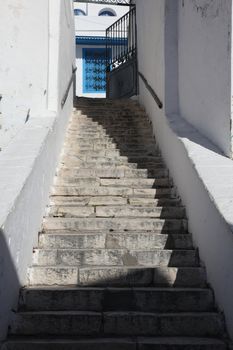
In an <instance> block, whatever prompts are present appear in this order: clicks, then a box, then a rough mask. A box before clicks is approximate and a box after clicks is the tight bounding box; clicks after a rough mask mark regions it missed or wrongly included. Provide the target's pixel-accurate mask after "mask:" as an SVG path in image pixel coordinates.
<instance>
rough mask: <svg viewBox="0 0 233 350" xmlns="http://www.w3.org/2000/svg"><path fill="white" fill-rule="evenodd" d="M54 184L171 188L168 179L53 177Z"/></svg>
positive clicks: (170, 182)
mask: <svg viewBox="0 0 233 350" xmlns="http://www.w3.org/2000/svg"><path fill="white" fill-rule="evenodd" d="M54 184H55V185H56V186H67V185H70V186H78V187H81V186H96V185H98V184H100V185H101V186H106V187H129V188H161V187H171V186H172V181H171V180H170V179H169V178H161V179H140V178H139V179H138V178H134V179H133V178H132V179H129V178H122V179H99V178H93V177H90V178H72V177H65V178H60V177H58V176H56V177H55V180H54Z"/></svg>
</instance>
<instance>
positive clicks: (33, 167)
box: [0, 0, 75, 340]
mask: <svg viewBox="0 0 233 350" xmlns="http://www.w3.org/2000/svg"><path fill="white" fill-rule="evenodd" d="M7 3H8V5H9V6H10V7H9V8H12V11H16V12H17V11H21V5H25V6H26V5H28V2H27V1H25V2H24V1H17V0H11V1H7ZM25 3H26V4H25ZM31 3H33V4H34V2H31ZM0 6H2V5H0ZM18 7H19V8H18ZM26 7H27V11H26V13H25V14H24V11H23V10H22V12H20V13H21V16H22V18H21V21H22V23H23V22H26V21H27V20H28V19H30V23H31V25H32V28H31V32H33V23H37V15H38V3H37V4H34V5H33V6H26ZM23 9H24V6H23ZM40 11H41V16H42V18H41V22H38V23H37V25H38V26H40V28H37V32H38V37H37V42H36V48H38V46H40V44H41V46H42V48H43V47H44V46H43V45H44V43H45V46H47V49H46V50H45V51H43V61H42V62H38V61H39V59H38V60H34V62H31V61H30V62H28V61H27V51H25V52H24V55H25V62H26V63H27V64H24V61H23V57H24V55H23V53H21V55H22V61H21V62H18V61H16V60H15V55H17V53H18V51H21V49H22V47H25V46H28V47H29V48H30V44H29V43H28V42H27V41H28V33H27V31H29V28H28V27H27V26H19V27H17V31H18V37H20V38H21V46H20V47H18V46H14V47H13V48H12V51H9V52H8V55H9V62H10V66H9V69H10V71H16V69H19V74H20V75H21V78H20V79H18V80H12V79H13V77H12V76H9V79H10V80H9V81H6V77H4V81H5V82H6V84H7V86H9V87H10V85H11V87H12V90H13V91H19V92H20V91H21V90H22V87H24V81H26V82H27V81H33V84H35V87H34V89H35V91H34V92H33V93H32V92H30V91H31V90H30V89H29V90H28V91H24V92H23V95H20V94H19V95H18V97H17V98H18V100H17V101H18V102H17V103H18V104H20V103H21V104H22V105H23V104H24V103H26V102H25V101H27V103H28V104H29V106H31V111H32V113H31V115H30V118H29V120H28V121H27V123H26V124H25V123H24V122H23V123H21V124H20V127H19V128H18V129H17V135H15V137H14V138H13V139H12V140H11V142H10V143H9V144H8V145H7V147H5V149H4V150H3V151H2V152H1V153H0V193H1V196H0V305H1V308H0V340H1V339H4V337H5V336H6V332H7V326H8V325H9V323H10V316H11V310H15V309H16V308H17V302H18V293H19V289H20V287H21V286H24V285H25V284H27V268H28V266H29V265H30V264H31V261H32V253H33V247H34V246H36V245H37V241H38V231H39V230H40V229H41V224H42V218H43V215H44V213H45V210H46V205H47V204H48V197H49V190H50V186H51V184H52V181H53V177H54V174H55V169H56V166H57V162H58V157H59V154H60V151H61V146H62V143H63V139H64V133H65V129H66V125H67V122H68V118H69V116H70V115H71V112H72V106H73V89H72V87H71V89H70V90H69V92H68V95H67V100H66V103H65V105H64V106H63V108H62V106H61V100H62V99H63V97H64V95H65V92H66V90H67V86H68V84H69V82H70V79H71V76H72V66H74V65H75V40H74V38H75V31H74V21H73V3H72V1H68V0H49V1H41V2H40V6H39V13H40ZM42 14H43V15H42ZM2 16H3V15H2V13H1V12H0V23H1V20H2ZM33 19H34V20H33ZM8 25H9V26H11V27H14V22H11V23H8ZM44 27H45V28H44ZM9 31H10V29H9ZM12 31H13V29H12ZM40 32H41V35H39V33H40ZM45 33H46V34H45ZM23 38H24V40H25V42H24V40H23ZM4 45H5V42H3V43H2V42H1V41H0V51H1V52H2V50H3V48H4ZM31 47H32V48H31V50H32V51H34V53H29V54H30V59H31V60H33V58H34V56H33V55H35V52H38V50H36V49H35V48H34V47H33V43H31ZM12 55H13V57H12ZM44 56H45V57H44ZM13 58H14V59H13ZM41 59H42V58H41ZM34 63H38V70H36V74H35V73H34V69H35V66H34ZM36 77H38V80H37V78H36ZM45 77H46V79H45ZM33 78H34V80H32V79H33ZM44 79H45V81H44ZM4 81H2V82H1V84H2V86H4ZM42 82H43V84H42ZM33 86H34V85H33ZM42 86H43V89H42ZM36 87H37V88H38V89H37V88H36ZM38 91H39V92H40V93H39V92H38ZM42 92H43V94H42V95H43V98H42V97H41V93H42ZM37 93H38V94H37ZM12 101H13V103H14V99H13V98H12ZM35 106H36V107H35Z"/></svg>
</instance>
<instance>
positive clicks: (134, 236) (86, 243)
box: [39, 231, 193, 250]
mask: <svg viewBox="0 0 233 350" xmlns="http://www.w3.org/2000/svg"><path fill="white" fill-rule="evenodd" d="M39 248H53V249H58V248H61V249H62V248H63V249H69V248H73V249H78V248H79V249H87V248H96V249H104V248H106V249H116V248H118V249H133V250H139V249H145V250H154V249H183V250H186V249H192V248H193V244H192V237H191V235H189V234H159V233H156V232H134V231H133V232H130V231H128V232H106V231H102V232H101V231H100V232H87V233H82V232H73V233H70V231H62V232H60V231H58V232H57V231H47V232H44V233H41V234H40V235H39Z"/></svg>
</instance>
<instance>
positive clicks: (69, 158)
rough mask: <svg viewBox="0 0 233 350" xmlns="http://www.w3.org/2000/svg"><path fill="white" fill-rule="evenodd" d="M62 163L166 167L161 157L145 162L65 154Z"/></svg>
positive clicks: (133, 167)
mask: <svg viewBox="0 0 233 350" xmlns="http://www.w3.org/2000/svg"><path fill="white" fill-rule="evenodd" d="M60 163H61V164H65V165H66V166H67V167H83V168H90V167H92V168H93V167H94V166H97V167H102V166H104V167H107V166H109V167H115V166H125V167H129V168H132V169H137V168H142V167H144V168H146V169H147V168H148V167H150V168H164V167H165V165H164V163H163V162H162V161H161V159H158V160H157V161H155V162H154V161H151V160H146V159H145V160H144V161H143V162H129V161H128V160H127V159H124V158H122V159H121V158H118V159H110V158H109V159H107V158H105V159H104V158H102V159H97V158H96V159H90V158H89V159H85V160H82V159H78V157H72V156H65V157H63V159H62V160H61V162H60Z"/></svg>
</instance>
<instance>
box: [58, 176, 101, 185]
mask: <svg viewBox="0 0 233 350" xmlns="http://www.w3.org/2000/svg"><path fill="white" fill-rule="evenodd" d="M100 184H101V182H100V179H99V178H97V177H96V178H94V177H90V178H87V177H84V178H75V179H73V178H72V177H68V178H60V177H59V176H56V177H55V179H54V185H56V186H68V185H69V186H77V187H84V186H88V187H96V186H99V185H100Z"/></svg>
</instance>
